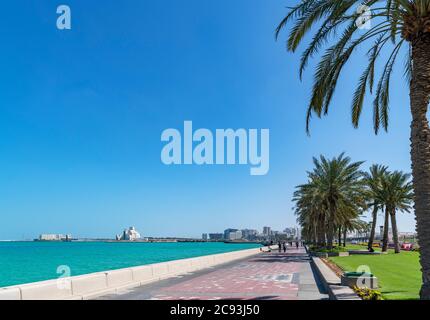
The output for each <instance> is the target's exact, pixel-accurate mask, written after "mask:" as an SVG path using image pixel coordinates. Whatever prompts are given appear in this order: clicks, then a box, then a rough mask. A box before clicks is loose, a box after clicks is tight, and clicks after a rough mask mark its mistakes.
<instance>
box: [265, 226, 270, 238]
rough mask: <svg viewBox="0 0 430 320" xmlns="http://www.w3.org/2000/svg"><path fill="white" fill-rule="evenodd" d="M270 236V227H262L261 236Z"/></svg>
mask: <svg viewBox="0 0 430 320" xmlns="http://www.w3.org/2000/svg"><path fill="white" fill-rule="evenodd" d="M270 234H271V229H270V227H263V235H265V236H270Z"/></svg>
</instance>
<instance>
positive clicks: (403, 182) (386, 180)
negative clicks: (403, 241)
mask: <svg viewBox="0 0 430 320" xmlns="http://www.w3.org/2000/svg"><path fill="white" fill-rule="evenodd" d="M409 179H410V175H409V174H406V173H403V172H401V171H394V172H387V173H385V175H384V176H383V178H382V179H381V189H380V191H379V192H378V195H377V196H376V198H377V199H378V201H379V202H383V203H384V206H385V210H386V216H385V221H386V226H385V227H384V241H386V240H385V237H386V235H385V234H387V238H388V217H390V218H391V228H392V232H393V241H394V251H395V253H399V252H400V245H399V235H398V230H397V221H396V211H401V212H410V209H411V204H412V199H413V192H412V183H411V182H410V181H409ZM384 246H385V250H386V246H387V244H386V243H384ZM383 249H384V248H383ZM383 251H384V250H383Z"/></svg>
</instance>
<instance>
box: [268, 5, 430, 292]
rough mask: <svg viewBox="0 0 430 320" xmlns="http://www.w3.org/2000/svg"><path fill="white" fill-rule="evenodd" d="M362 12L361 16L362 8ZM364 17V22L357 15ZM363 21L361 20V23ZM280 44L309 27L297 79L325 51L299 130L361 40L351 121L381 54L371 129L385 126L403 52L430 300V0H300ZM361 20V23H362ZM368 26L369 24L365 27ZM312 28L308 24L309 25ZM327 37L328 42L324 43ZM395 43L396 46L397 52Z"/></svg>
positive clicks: (319, 108) (292, 43)
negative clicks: (361, 63)
mask: <svg viewBox="0 0 430 320" xmlns="http://www.w3.org/2000/svg"><path fill="white" fill-rule="evenodd" d="M362 5H366V6H367V7H369V8H370V11H369V12H370V15H368V16H367V18H366V15H362V13H363V11H362V9H363V8H366V7H363V6H362ZM363 18H364V19H363ZM363 20H364V21H363ZM292 21H294V24H293V25H292V27H291V28H290V31H289V34H288V40H287V48H288V50H290V51H293V52H294V51H296V50H297V48H298V46H299V44H300V43H301V42H302V41H303V39H304V38H305V35H306V34H308V33H309V32H310V31H311V30H316V31H315V33H314V35H313V37H312V39H311V40H310V43H309V44H308V46H307V48H306V49H305V50H304V52H303V55H302V59H301V64H300V76H301V75H302V74H303V71H304V69H305V68H306V66H307V64H308V61H309V59H310V58H311V57H313V56H315V55H316V54H317V53H318V52H321V50H322V49H323V48H325V51H324V52H323V54H322V55H321V57H320V62H319V63H318V65H317V67H316V71H315V82H314V87H313V91H312V96H311V99H310V103H309V106H308V111H307V122H306V128H307V130H309V120H310V118H311V116H312V114H316V115H317V116H318V117H321V115H326V114H327V113H328V109H329V105H330V102H331V100H332V97H333V94H334V91H335V88H336V86H337V82H338V79H339V75H340V73H341V71H342V69H343V67H344V66H345V64H346V62H347V61H348V60H349V59H350V58H351V56H352V53H353V52H354V49H356V48H358V47H360V46H361V45H367V46H368V48H369V50H368V58H369V63H368V65H367V66H365V67H364V72H363V74H362V76H361V77H360V79H359V82H358V86H357V88H356V90H355V92H354V95H353V99H352V123H353V125H354V127H357V126H358V123H359V119H360V115H361V111H362V108H363V104H364V97H365V95H366V93H367V92H368V91H370V92H371V93H372V92H373V87H374V84H375V75H376V73H377V68H376V64H377V61H378V59H379V58H381V59H385V61H384V62H383V67H382V68H381V72H380V78H379V81H378V82H377V85H376V90H375V99H374V102H373V114H374V117H373V123H374V130H375V132H376V133H377V132H378V130H379V129H380V126H382V127H383V128H384V129H385V130H387V128H388V113H389V112H388V111H389V108H388V106H389V91H390V79H391V75H392V72H393V69H394V65H395V63H396V61H397V60H398V59H397V58H398V57H399V53H400V52H406V58H407V60H406V61H407V63H406V64H405V65H406V68H405V74H406V76H407V79H408V81H409V96H410V111H411V115H412V123H411V137H410V140H411V160H412V175H413V187H414V191H415V196H414V200H415V201H414V202H415V204H414V208H415V216H416V221H417V233H418V238H419V242H420V248H421V251H420V263H421V267H422V275H423V284H422V287H421V291H420V296H421V299H430V230H429V228H430V227H429V226H430V199H429V195H430V127H429V123H428V119H427V110H428V105H429V101H430V1H429V0H364V1H363V0H302V1H300V2H299V3H298V4H297V5H296V6H294V7H293V8H290V11H289V12H288V14H287V16H286V17H285V18H284V19H283V20H282V21H281V23H280V24H279V26H278V28H277V30H276V36H277V37H278V36H279V34H280V31H281V30H282V29H284V28H285V27H286V26H287V25H288V23H289V22H292ZM363 22H365V23H363ZM369 23H370V24H371V25H370V28H368V29H366V28H367V27H368V26H369ZM313 27H316V29H314V28H313ZM330 40H333V41H334V43H333V41H330ZM402 48H403V49H402Z"/></svg>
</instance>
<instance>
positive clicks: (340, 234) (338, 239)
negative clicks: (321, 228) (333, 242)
mask: <svg viewBox="0 0 430 320" xmlns="http://www.w3.org/2000/svg"><path fill="white" fill-rule="evenodd" d="M341 243H342V227H339V229H338V230H337V246H338V247H340V245H341Z"/></svg>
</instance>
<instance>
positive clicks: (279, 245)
mask: <svg viewBox="0 0 430 320" xmlns="http://www.w3.org/2000/svg"><path fill="white" fill-rule="evenodd" d="M278 249H279V252H281V250H282V249H281V241H279V242H278Z"/></svg>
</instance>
